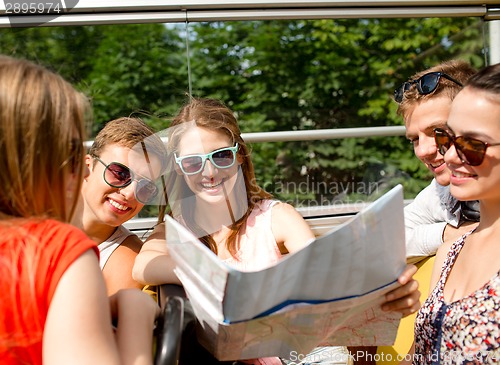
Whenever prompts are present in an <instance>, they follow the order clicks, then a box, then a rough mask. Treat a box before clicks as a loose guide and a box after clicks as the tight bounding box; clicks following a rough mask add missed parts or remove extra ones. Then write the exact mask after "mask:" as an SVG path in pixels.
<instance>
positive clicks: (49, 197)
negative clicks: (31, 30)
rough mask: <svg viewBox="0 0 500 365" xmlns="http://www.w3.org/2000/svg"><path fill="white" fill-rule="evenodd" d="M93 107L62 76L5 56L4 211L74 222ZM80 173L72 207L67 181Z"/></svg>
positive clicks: (0, 78)
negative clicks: (85, 127)
mask: <svg viewBox="0 0 500 365" xmlns="http://www.w3.org/2000/svg"><path fill="white" fill-rule="evenodd" d="M90 110H91V109H90V105H89V103H88V100H87V98H86V97H84V95H83V94H81V93H79V92H77V91H76V90H75V89H74V88H73V86H71V85H70V84H69V83H68V82H66V81H65V80H64V79H63V78H62V77H61V76H59V75H57V74H55V73H53V72H51V71H49V70H48V69H46V68H44V67H42V66H39V65H36V64H34V63H32V62H29V61H26V60H20V59H15V58H12V57H7V56H0V156H2V158H1V159H0V180H1V181H2V185H3V186H2V189H0V215H2V216H4V217H2V219H5V218H14V217H24V218H29V217H35V216H38V217H51V218H55V219H58V220H61V221H69V220H70V219H71V216H72V214H73V212H74V209H75V206H76V201H77V199H78V195H79V194H78V191H79V190H80V187H81V181H82V174H83V169H82V165H83V144H82V142H83V139H84V124H85V120H86V119H87V118H89V117H90V114H91V112H90ZM71 172H73V173H75V174H76V177H75V178H76V179H77V182H78V183H77V186H76V192H75V194H74V201H73V205H72V206H71V208H70V209H69V211H67V210H68V209H67V199H66V194H67V192H66V185H67V180H68V178H69V176H70V173H71Z"/></svg>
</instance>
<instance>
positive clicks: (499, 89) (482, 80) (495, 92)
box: [465, 63, 500, 103]
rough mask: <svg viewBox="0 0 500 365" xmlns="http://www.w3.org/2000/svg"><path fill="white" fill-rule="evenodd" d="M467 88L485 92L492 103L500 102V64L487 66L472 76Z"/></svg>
mask: <svg viewBox="0 0 500 365" xmlns="http://www.w3.org/2000/svg"><path fill="white" fill-rule="evenodd" d="M465 86H466V87H470V88H474V89H477V90H481V91H485V92H487V93H488V96H489V97H490V99H491V100H492V101H495V102H497V103H499V102H500V63H497V64H494V65H490V66H487V67H485V68H483V69H481V70H480V71H479V72H478V73H476V74H475V75H474V76H472V77H471V78H470V79H469V80H468V81H467V83H466V84H465Z"/></svg>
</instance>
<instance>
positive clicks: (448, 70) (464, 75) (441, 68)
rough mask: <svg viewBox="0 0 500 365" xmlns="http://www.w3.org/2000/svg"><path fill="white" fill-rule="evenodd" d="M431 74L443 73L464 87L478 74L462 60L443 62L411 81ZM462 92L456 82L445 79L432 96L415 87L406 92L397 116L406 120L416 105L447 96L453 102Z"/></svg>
mask: <svg viewBox="0 0 500 365" xmlns="http://www.w3.org/2000/svg"><path fill="white" fill-rule="evenodd" d="M430 72H442V73H444V74H447V75H448V76H451V77H452V78H454V79H455V80H457V81H458V82H460V83H461V84H462V85H465V83H466V82H467V80H468V79H469V77H471V76H472V75H474V74H475V73H476V69H475V68H474V67H472V66H471V65H470V64H468V63H467V62H465V61H462V60H450V61H446V62H442V63H440V64H439V65H436V66H434V67H431V68H428V69H426V70H424V71H420V72H417V73H416V74H414V75H413V76H412V77H410V79H409V81H413V80H417V79H419V78H420V77H422V76H424V75H425V74H428V73H430ZM460 90H462V86H460V85H457V84H456V83H455V82H453V81H450V80H448V79H446V78H444V77H441V79H440V80H439V84H438V86H437V87H436V90H434V91H433V92H432V93H430V94H426V95H422V94H420V93H419V92H418V91H417V89H416V88H415V87H414V86H413V87H411V88H410V90H408V91H406V92H404V94H403V100H402V101H401V103H400V104H399V106H398V110H397V114H398V115H401V116H402V117H403V119H406V117H407V115H408V113H410V112H411V111H412V110H413V109H414V108H415V106H416V105H418V104H420V103H422V102H424V101H426V100H429V99H432V98H437V97H440V96H443V95H444V96H446V97H448V98H449V99H450V100H453V99H454V98H455V96H457V94H458V93H459V92H460Z"/></svg>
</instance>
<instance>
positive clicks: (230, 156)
mask: <svg viewBox="0 0 500 365" xmlns="http://www.w3.org/2000/svg"><path fill="white" fill-rule="evenodd" d="M234 159H235V154H234V153H233V151H231V150H230V149H224V150H220V151H216V152H214V153H213V154H212V161H213V163H214V165H215V166H217V167H222V168H225V167H231V166H233V164H234Z"/></svg>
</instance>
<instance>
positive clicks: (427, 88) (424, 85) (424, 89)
mask: <svg viewBox="0 0 500 365" xmlns="http://www.w3.org/2000/svg"><path fill="white" fill-rule="evenodd" d="M440 78H441V74H439V73H430V74H427V75H424V76H422V77H421V78H420V79H419V80H418V83H417V85H418V87H419V90H418V91H419V92H420V93H421V94H423V95H427V94H430V93H431V92H433V91H434V90H436V87H437V86H438V84H439V79H440Z"/></svg>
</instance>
